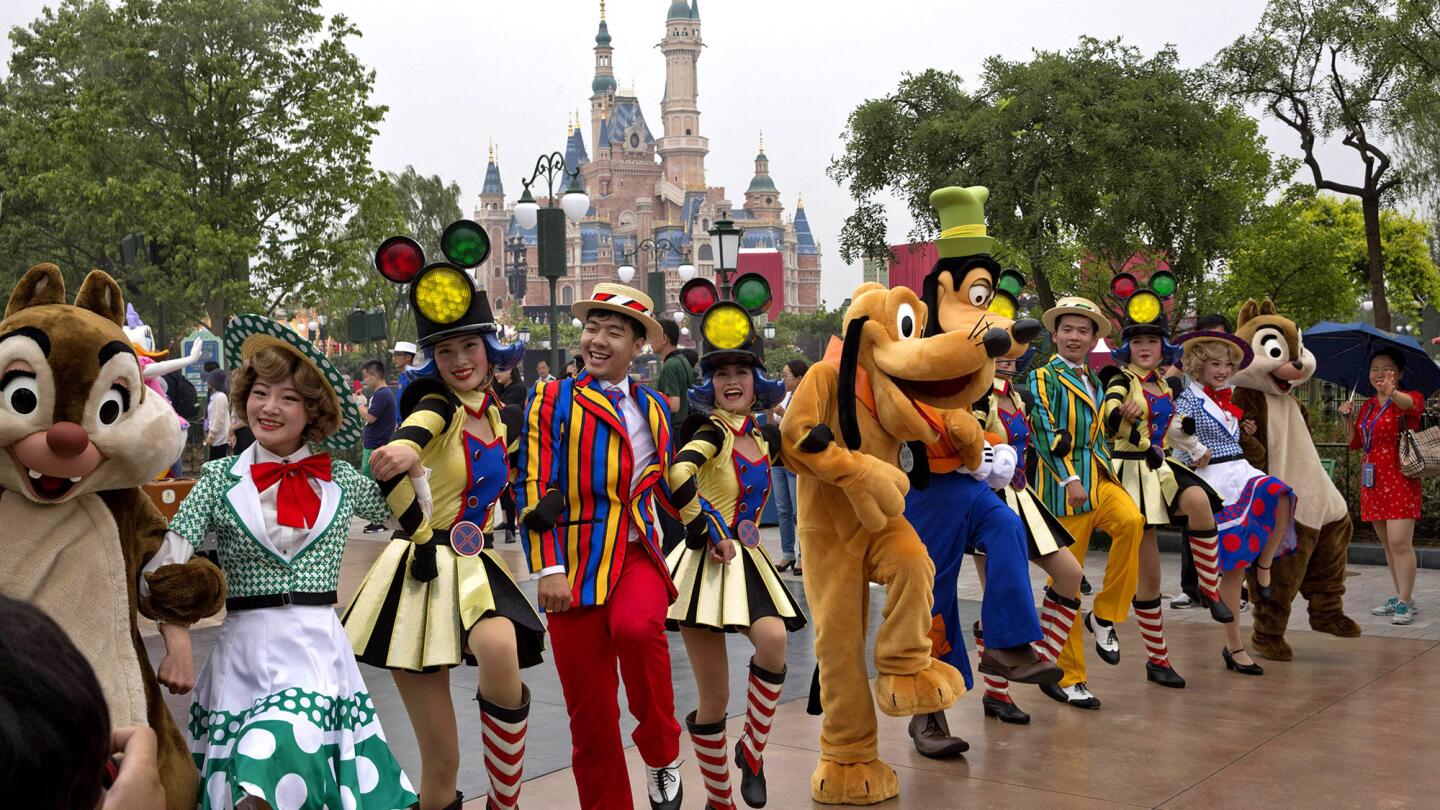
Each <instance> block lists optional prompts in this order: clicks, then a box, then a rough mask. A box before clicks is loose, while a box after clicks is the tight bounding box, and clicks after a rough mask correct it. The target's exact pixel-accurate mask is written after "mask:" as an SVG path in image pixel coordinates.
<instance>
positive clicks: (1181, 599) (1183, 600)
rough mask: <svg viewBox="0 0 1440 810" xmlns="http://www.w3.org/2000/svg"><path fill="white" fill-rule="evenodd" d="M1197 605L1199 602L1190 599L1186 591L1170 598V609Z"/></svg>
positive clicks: (1181, 608)
mask: <svg viewBox="0 0 1440 810" xmlns="http://www.w3.org/2000/svg"><path fill="white" fill-rule="evenodd" d="M1198 607H1200V603H1199V602H1197V601H1196V600H1194V599H1191V598H1190V594H1188V593H1181V594H1180V595H1179V596H1177V597H1175V598H1174V599H1171V600H1170V609H1171V610H1189V609H1191V608H1198Z"/></svg>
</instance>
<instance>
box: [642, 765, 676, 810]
mask: <svg viewBox="0 0 1440 810" xmlns="http://www.w3.org/2000/svg"><path fill="white" fill-rule="evenodd" d="M681 787H682V786H681V784H680V758H679V757H676V758H675V761H674V762H672V763H670V764H669V765H666V766H665V767H663V768H652V767H650V766H649V765H646V766H645V789H646V791H648V792H649V794H650V810H680V797H681V795H682V794H683V792H684V791H683V790H681Z"/></svg>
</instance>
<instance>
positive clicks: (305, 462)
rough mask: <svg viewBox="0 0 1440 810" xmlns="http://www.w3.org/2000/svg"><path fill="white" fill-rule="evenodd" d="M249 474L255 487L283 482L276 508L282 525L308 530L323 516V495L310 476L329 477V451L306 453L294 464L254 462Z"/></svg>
mask: <svg viewBox="0 0 1440 810" xmlns="http://www.w3.org/2000/svg"><path fill="white" fill-rule="evenodd" d="M250 477H251V478H253V479H255V489H256V490H257V491H259V492H264V491H265V490H267V489H269V488H270V487H273V486H275V482H277V481H278V482H280V491H279V492H278V493H277V494H276V495H277V497H276V499H275V507H276V512H277V513H278V517H279V520H280V525H281V526H292V527H294V528H296V529H308V528H310V527H311V526H314V525H315V518H317V517H319V516H320V496H319V495H317V494H316V493H315V490H313V489H311V488H310V479H311V478H319V479H320V480H321V481H329V480H330V454H329V453H320V454H319V455H314V456H307V457H306V458H303V459H301V460H299V461H296V462H294V463H291V464H282V463H280V462H278V461H271V462H266V463H264V464H251V465H250Z"/></svg>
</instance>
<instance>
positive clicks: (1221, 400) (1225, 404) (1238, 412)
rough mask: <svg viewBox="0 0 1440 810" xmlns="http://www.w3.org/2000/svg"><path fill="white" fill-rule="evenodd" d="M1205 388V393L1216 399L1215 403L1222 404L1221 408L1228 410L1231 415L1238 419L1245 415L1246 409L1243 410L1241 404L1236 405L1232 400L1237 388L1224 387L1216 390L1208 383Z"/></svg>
mask: <svg viewBox="0 0 1440 810" xmlns="http://www.w3.org/2000/svg"><path fill="white" fill-rule="evenodd" d="M1204 388H1205V395H1206V396H1208V397H1210V398H1211V399H1213V400H1215V404H1216V405H1219V406H1220V410H1222V411H1226V412H1227V413H1229V414H1230V415H1231V416H1233V417H1235V419H1236V420H1237V421H1238V420H1240V419H1243V418H1244V417H1245V411H1244V410H1242V409H1241V408H1240V406H1239V405H1236V404H1234V403H1233V402H1231V401H1230V397H1231V396H1233V395H1234V394H1235V389H1233V388H1224V389H1221V390H1219V391H1216V390H1215V389H1214V388H1211V387H1210V386H1208V385H1207V386H1204Z"/></svg>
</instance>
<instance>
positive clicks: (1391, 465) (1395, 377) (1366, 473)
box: [1340, 348, 1425, 624]
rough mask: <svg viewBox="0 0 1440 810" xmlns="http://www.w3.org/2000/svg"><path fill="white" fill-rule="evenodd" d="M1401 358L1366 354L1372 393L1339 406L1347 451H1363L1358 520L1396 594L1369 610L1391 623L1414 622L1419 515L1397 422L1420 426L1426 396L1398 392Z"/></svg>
mask: <svg viewBox="0 0 1440 810" xmlns="http://www.w3.org/2000/svg"><path fill="white" fill-rule="evenodd" d="M1404 371H1405V358H1404V356H1403V355H1402V354H1400V353H1399V352H1397V351H1395V350H1393V349H1388V348H1381V349H1377V350H1376V351H1375V353H1374V354H1373V355H1372V356H1371V358H1370V384H1371V385H1373V386H1374V387H1375V396H1373V397H1371V398H1369V399H1367V400H1365V402H1364V404H1362V405H1361V406H1360V408H1359V409H1358V411H1357V410H1356V409H1355V408H1354V407H1353V405H1352V403H1350V402H1343V403H1341V404H1340V413H1341V414H1343V415H1344V417H1345V424H1346V426H1347V428H1348V430H1349V437H1350V449H1351V450H1360V451H1362V452H1363V453H1364V458H1363V460H1362V465H1361V468H1360V518H1361V519H1362V520H1368V521H1370V522H1371V524H1373V525H1374V527H1375V534H1376V535H1378V536H1379V537H1380V544H1381V545H1382V546H1383V547H1384V548H1385V559H1386V561H1387V562H1389V564H1390V576H1391V577H1392V578H1393V579H1394V580H1395V595H1394V596H1392V597H1390V599H1389V600H1387V601H1386V602H1385V604H1383V605H1381V606H1380V607H1377V608H1375V610H1374V611H1372V612H1373V613H1374V614H1375V615H1376V616H1390V617H1391V619H1390V621H1391V623H1392V624H1409V623H1411V622H1412V621H1414V620H1415V603H1414V602H1413V601H1412V596H1411V591H1412V589H1413V588H1414V587H1415V547H1414V545H1412V540H1413V539H1414V536H1415V521H1416V520H1418V519H1419V517H1420V481H1419V480H1418V479H1415V478H1406V477H1405V476H1404V475H1403V474H1401V472H1400V427H1401V420H1402V419H1403V420H1404V424H1405V426H1407V427H1409V428H1410V429H1411V430H1418V429H1419V428H1420V414H1421V413H1423V412H1424V411H1425V398H1424V397H1423V396H1421V395H1420V392H1419V391H1399V390H1396V386H1397V385H1398V384H1399V381H1400V376H1401V375H1402V374H1403V373H1404Z"/></svg>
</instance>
